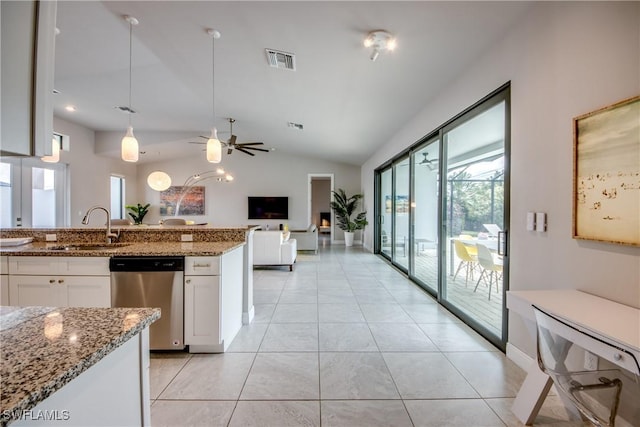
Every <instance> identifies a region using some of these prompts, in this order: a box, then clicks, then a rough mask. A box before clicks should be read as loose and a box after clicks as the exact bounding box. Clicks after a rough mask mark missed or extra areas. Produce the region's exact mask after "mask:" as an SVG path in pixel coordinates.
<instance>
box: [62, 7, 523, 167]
mask: <svg viewBox="0 0 640 427" xmlns="http://www.w3.org/2000/svg"><path fill="white" fill-rule="evenodd" d="M530 6H531V4H530V3H528V2H482V1H471V2H420V1H410V2H395V1H389V2H383V1H376V2H365V1H354V2H348V1H344V2H325V1H318V2H313V1H297V2H293V1H283V2H271V1H258V2H248V1H231V2H221V1H196V2H191V1H143V2H131V1H126V2H124V1H114V2H96V1H69V2H67V1H59V2H58V16H57V27H58V28H59V29H60V34H59V35H58V36H57V39H56V67H55V88H56V90H58V91H59V92H60V93H59V94H57V95H55V97H54V101H55V114H56V115H57V116H59V117H61V118H64V119H66V120H69V121H72V122H76V123H79V124H81V125H84V126H86V127H88V128H90V129H93V130H96V131H98V134H102V135H103V136H104V137H103V139H105V138H106V139H110V140H111V141H112V144H111V145H112V148H111V149H108V150H106V151H105V153H104V154H106V155H112V156H114V157H115V156H118V155H119V140H120V138H121V136H122V135H124V131H125V129H126V126H127V120H128V118H127V115H126V114H124V113H122V112H121V111H119V110H118V109H116V108H115V107H117V106H126V105H127V104H128V79H129V26H128V23H127V22H126V21H125V20H124V19H123V15H132V16H134V17H136V18H137V19H138V20H139V21H140V23H139V25H137V26H135V27H134V28H133V60H132V63H133V72H132V87H133V89H132V108H133V109H134V110H135V111H136V114H134V115H133V117H132V121H133V127H134V131H135V133H136V135H137V136H138V140H139V142H140V145H141V150H144V151H147V152H154V153H155V155H154V156H153V160H158V159H163V158H176V157H183V156H192V155H196V154H197V153H200V152H201V149H202V146H200V145H196V144H190V143H189V141H197V140H201V138H199V137H198V136H199V135H208V133H209V129H210V127H211V125H212V58H211V52H212V40H211V38H210V36H209V35H207V34H206V29H207V28H215V29H217V30H219V31H220V32H221V33H222V37H221V38H220V39H219V40H217V41H216V46H215V60H216V62H215V113H216V120H215V125H216V126H217V127H218V129H219V131H220V137H221V139H226V138H228V137H229V135H228V133H223V132H224V131H227V130H228V123H227V121H226V118H228V117H233V118H235V119H236V120H237V121H236V123H235V125H234V134H236V135H237V136H238V142H247V141H263V142H264V143H265V146H266V147H269V148H274V149H276V150H278V151H282V152H288V153H293V154H300V155H306V156H312V157H317V158H322V159H327V160H333V161H339V162H345V163H350V164H355V165H360V164H362V163H363V162H364V161H365V160H366V159H367V158H368V157H369V156H370V155H371V154H372V153H373V152H375V151H376V150H377V149H378V148H379V147H380V146H381V145H382V144H384V143H385V142H386V141H388V140H389V139H390V138H391V136H392V135H393V134H394V133H395V132H396V131H397V130H399V129H400V128H402V126H403V125H404V124H405V123H406V122H407V121H409V120H410V119H412V118H413V117H414V116H415V115H416V114H417V113H418V112H419V111H420V110H421V109H422V108H423V107H424V106H425V105H427V104H428V103H429V102H430V100H431V99H432V98H433V97H434V96H435V95H437V94H438V93H439V92H440V91H441V90H442V89H443V88H444V87H446V86H447V84H449V83H450V82H452V81H453V80H455V79H456V78H457V77H458V76H459V75H460V74H461V73H462V72H463V71H464V70H465V69H466V68H467V67H468V66H469V65H470V64H471V63H473V62H474V60H476V59H477V58H478V57H479V56H481V55H482V54H483V53H484V52H485V51H486V50H487V49H489V48H490V46H492V45H493V44H495V43H496V42H497V41H499V40H500V39H501V38H502V37H504V36H505V34H506V33H507V32H508V30H509V29H510V28H511V27H512V26H513V25H515V24H516V23H517V22H518V20H519V19H521V18H522V17H523V16H524V14H525V13H526V12H527V10H528V9H529V8H530ZM377 29H384V30H387V31H389V32H391V33H392V34H394V35H395V36H396V38H397V43H398V47H397V49H396V50H395V51H394V52H392V53H383V54H381V55H380V56H379V58H378V59H377V60H376V61H375V62H374V61H371V60H370V59H369V56H370V50H369V49H367V48H365V47H364V46H363V40H364V38H365V36H366V34H367V33H368V32H369V31H372V30H377ZM265 48H270V49H276V50H281V51H285V52H289V53H293V54H295V57H296V70H295V71H289V70H282V69H276V68H272V67H270V66H269V64H268V62H267V57H266V53H265ZM68 104H72V105H74V106H76V107H77V111H76V112H73V113H71V112H68V111H66V110H65V109H64V107H65V106H66V105H68ZM288 122H294V123H299V124H302V125H303V126H304V129H303V130H299V129H296V128H292V127H289V126H288ZM428 131H430V129H425V133H426V132H428ZM111 141H110V142H111ZM233 155H244V154H241V153H237V154H236V153H234V154H233ZM259 155H269V154H258V156H259ZM141 161H142V162H144V161H149V160H148V159H145V156H141Z"/></svg>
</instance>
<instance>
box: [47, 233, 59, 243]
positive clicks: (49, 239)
mask: <svg viewBox="0 0 640 427" xmlns="http://www.w3.org/2000/svg"><path fill="white" fill-rule="evenodd" d="M44 238H45V240H46V241H47V242H55V241H57V240H58V236H56V235H55V234H45V236H44Z"/></svg>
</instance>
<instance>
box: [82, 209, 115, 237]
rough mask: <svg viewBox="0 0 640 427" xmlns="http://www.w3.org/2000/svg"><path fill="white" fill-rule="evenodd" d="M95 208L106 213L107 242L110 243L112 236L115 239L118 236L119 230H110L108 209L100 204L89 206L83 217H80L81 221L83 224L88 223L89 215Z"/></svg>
mask: <svg viewBox="0 0 640 427" xmlns="http://www.w3.org/2000/svg"><path fill="white" fill-rule="evenodd" d="M96 209H101V210H103V211H104V212H105V213H106V214H107V243H111V239H112V238H113V239H117V238H118V237H120V230H117V231H116V232H115V233H113V232H111V214H110V213H109V210H108V209H106V208H103V207H102V206H94V207H92V208H90V209H89V210H88V211H87V213H86V215H85V216H84V218H82V223H83V224H84V225H87V224H89V215H91V212H93V211H95V210H96Z"/></svg>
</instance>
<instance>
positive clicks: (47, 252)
mask: <svg viewBox="0 0 640 427" xmlns="http://www.w3.org/2000/svg"><path fill="white" fill-rule="evenodd" d="M244 244H245V242H244V241H222V242H129V243H114V244H111V245H105V246H108V249H101V248H100V249H89V250H88V249H82V247H83V246H84V247H88V246H96V245H104V243H87V242H81V243H74V242H51V243H45V242H33V243H28V244H26V245H22V246H3V247H0V255H17V256H34V255H35V256H114V255H121V256H122V255H125V256H127V255H128V256H141V255H149V256H156V255H158V256H220V255H223V254H225V253H227V252H230V251H232V250H233V249H236V248H238V247H240V246H243V245H244ZM56 247H58V248H59V247H71V248H70V249H55V248H56Z"/></svg>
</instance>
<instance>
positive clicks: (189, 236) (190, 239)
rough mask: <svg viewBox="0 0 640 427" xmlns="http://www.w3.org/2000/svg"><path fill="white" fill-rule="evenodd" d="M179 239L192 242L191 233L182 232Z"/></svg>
mask: <svg viewBox="0 0 640 427" xmlns="http://www.w3.org/2000/svg"><path fill="white" fill-rule="evenodd" d="M180 240H181V241H183V242H193V234H183V235H182V236H181V237H180Z"/></svg>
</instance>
